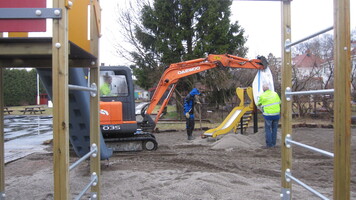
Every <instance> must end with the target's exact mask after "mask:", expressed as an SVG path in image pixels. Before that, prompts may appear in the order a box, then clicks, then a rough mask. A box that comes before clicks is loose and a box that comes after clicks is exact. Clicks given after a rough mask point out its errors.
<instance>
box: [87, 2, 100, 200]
mask: <svg viewBox="0 0 356 200" xmlns="http://www.w3.org/2000/svg"><path fill="white" fill-rule="evenodd" d="M98 10H100V8H99V3H98V2H97V0H94V1H91V3H90V12H91V14H90V16H91V18H90V24H91V25H90V48H91V53H92V54H93V55H94V56H95V57H96V58H98V57H99V37H100V33H99V30H100V22H98V21H100V11H98ZM94 13H95V14H94ZM98 26H99V27H98ZM99 74H100V67H99V63H98V59H96V60H93V62H92V68H91V69H90V83H95V84H96V85H97V88H99ZM99 101H100V93H99V92H97V94H96V96H95V97H91V98H90V144H93V143H95V144H96V145H97V148H98V153H97V156H96V157H95V158H93V157H92V158H91V159H90V172H91V174H93V173H95V174H96V175H97V178H98V181H97V184H96V185H95V186H92V187H91V197H92V199H99V200H100V196H101V193H100V186H101V178H100V177H101V176H100V173H101V167H100V118H99V109H100V106H99ZM94 195H95V196H96V198H93V197H94Z"/></svg>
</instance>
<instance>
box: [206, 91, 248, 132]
mask: <svg viewBox="0 0 356 200" xmlns="http://www.w3.org/2000/svg"><path fill="white" fill-rule="evenodd" d="M245 92H246V93H247V96H248V97H249V99H250V103H249V104H247V105H245V98H244V93H245ZM236 94H237V96H238V97H239V99H240V104H239V106H236V107H235V108H234V109H232V111H231V112H230V114H229V115H228V116H227V117H226V118H225V120H224V121H223V122H222V123H221V124H220V125H219V126H218V127H217V128H214V129H209V130H207V131H205V133H203V137H212V138H216V137H217V136H219V135H223V134H226V133H228V132H230V131H231V130H232V129H234V132H236V130H237V128H238V126H239V125H240V128H241V129H244V128H245V127H247V125H248V123H249V121H250V120H251V118H252V111H253V110H254V107H255V104H254V100H253V95H252V88H251V87H248V88H236ZM245 115H246V117H245V118H244V116H245ZM244 119H245V121H244ZM241 122H242V123H241Z"/></svg>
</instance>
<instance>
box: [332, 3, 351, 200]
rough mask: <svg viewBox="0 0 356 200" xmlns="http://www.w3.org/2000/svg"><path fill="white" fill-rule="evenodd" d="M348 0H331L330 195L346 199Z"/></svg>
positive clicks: (347, 151) (347, 169)
mask: <svg viewBox="0 0 356 200" xmlns="http://www.w3.org/2000/svg"><path fill="white" fill-rule="evenodd" d="M350 46H351V45H350V0H334V64H335V67H334V69H335V75H334V89H335V94H334V104H335V105H334V155H335V156H334V199H343V200H348V199H350V166H351V162H350V151H351V124H350V123H351V97H350V84H351V83H350V70H351V52H350Z"/></svg>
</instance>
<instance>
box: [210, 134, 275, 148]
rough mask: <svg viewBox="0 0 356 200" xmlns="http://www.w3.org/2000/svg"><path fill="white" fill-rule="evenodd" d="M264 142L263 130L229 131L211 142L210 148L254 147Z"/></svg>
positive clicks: (260, 145)
mask: <svg viewBox="0 0 356 200" xmlns="http://www.w3.org/2000/svg"><path fill="white" fill-rule="evenodd" d="M279 138H280V134H279V133H278V136H277V145H278V144H279V140H280V139H279ZM265 144H266V142H265V134H264V131H260V132H257V133H254V134H248V135H241V134H235V133H229V134H226V135H223V136H222V137H221V138H220V139H219V140H218V141H216V142H214V143H212V144H211V149H249V150H252V149H256V148H261V147H262V146H264V145H265Z"/></svg>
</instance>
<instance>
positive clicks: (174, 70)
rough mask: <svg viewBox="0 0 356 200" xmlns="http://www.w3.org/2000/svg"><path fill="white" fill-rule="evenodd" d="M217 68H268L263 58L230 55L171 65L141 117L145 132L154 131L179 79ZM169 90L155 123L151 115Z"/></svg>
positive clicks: (211, 55)
mask: <svg viewBox="0 0 356 200" xmlns="http://www.w3.org/2000/svg"><path fill="white" fill-rule="evenodd" d="M216 67H222V68H247V69H265V68H266V67H267V60H266V58H265V57H263V56H261V57H258V58H257V59H252V60H248V59H246V58H241V57H238V56H233V55H229V54H220V55H216V54H210V55H208V57H207V58H199V59H195V60H189V61H184V62H179V63H174V64H171V65H170V66H169V67H168V68H167V69H166V70H165V71H164V73H163V75H162V77H161V79H160V81H159V82H158V85H157V88H156V90H155V92H154V94H153V96H152V98H151V102H150V104H148V105H147V106H146V107H144V109H142V111H141V115H142V117H143V121H142V122H141V127H142V128H143V129H145V130H152V129H153V128H154V127H155V125H156V124H157V122H158V120H159V118H160V116H161V114H162V112H163V111H164V108H165V107H166V106H167V104H168V102H169V100H170V98H171V96H172V94H173V91H174V89H175V88H176V84H177V82H178V81H179V79H181V78H183V77H186V76H190V75H192V74H196V73H199V72H203V71H206V70H209V69H213V68H216ZM168 88H170V89H169V92H168V95H167V96H166V98H165V99H164V101H163V103H162V105H161V107H160V109H159V111H158V113H157V116H156V118H155V120H154V121H153V120H152V118H151V117H150V115H151V114H152V111H153V109H154V108H155V107H156V106H157V104H158V102H159V101H160V100H161V98H162V96H163V95H164V94H165V92H166V91H167V90H168Z"/></svg>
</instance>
